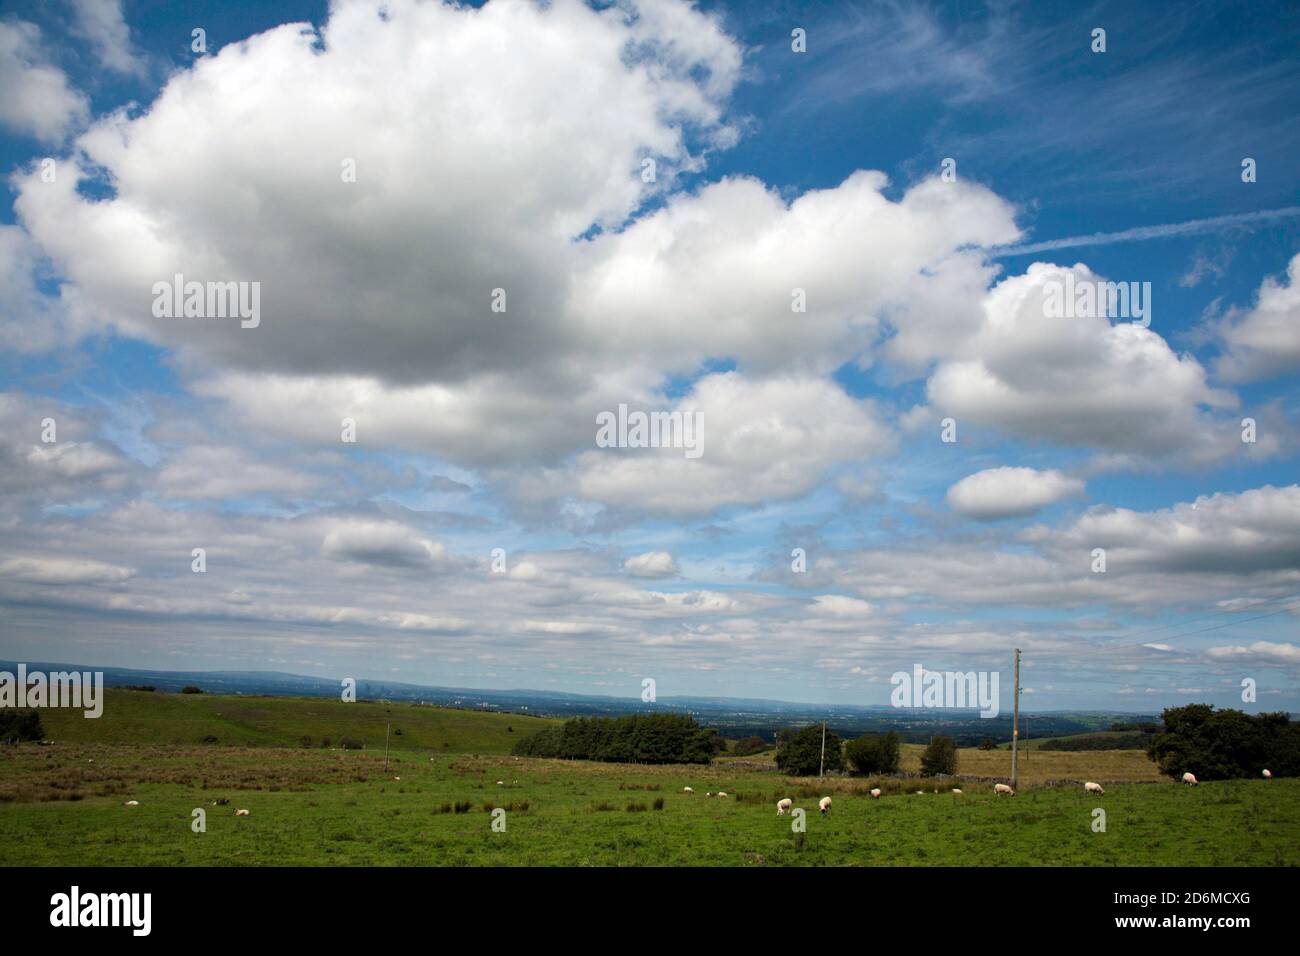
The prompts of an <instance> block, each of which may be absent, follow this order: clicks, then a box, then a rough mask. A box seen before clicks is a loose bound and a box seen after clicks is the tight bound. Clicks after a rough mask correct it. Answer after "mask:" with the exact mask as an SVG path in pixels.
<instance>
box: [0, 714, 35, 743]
mask: <svg viewBox="0 0 1300 956" xmlns="http://www.w3.org/2000/svg"><path fill="white" fill-rule="evenodd" d="M44 739H45V729H44V728H43V727H42V726H41V715H40V714H38V713H37V712H36V711H34V710H0V743H22V742H23V741H25V740H44Z"/></svg>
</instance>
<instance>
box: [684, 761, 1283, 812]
mask: <svg viewBox="0 0 1300 956" xmlns="http://www.w3.org/2000/svg"><path fill="white" fill-rule="evenodd" d="M1262 776H1263V777H1264V779H1265V780H1271V779H1273V774H1272V773H1271V772H1270V771H1268V770H1265V771H1264V772H1263V774H1262ZM1183 783H1185V784H1187V785H1188V786H1189V787H1195V786H1197V785H1198V784H1199V783H1200V781H1198V780H1197V779H1196V775H1195V774H1193V773H1185V774H1183ZM1083 789H1084V790H1086V791H1088V793H1095V794H1098V795H1101V794H1104V793H1105V792H1106V790H1105V788H1104V787H1102V785H1101V784H1099V783H1094V782H1093V781H1091V780H1089V781H1088V782H1087V783H1085V784H1084V785H1083ZM694 792H695V789H694V788H693V787H682V793H694ZM916 792H917V793H924V792H925V791H924V790H918V791H916ZM935 792H936V793H938V791H937V790H936V791H935ZM952 792H953V793H956V794H960V793H961V790H960V789H959V788H957V787H953V788H952ZM993 793H994V794H995V795H997V796H999V797H1014V796H1015V795H1016V791H1015V790H1014V789H1013V788H1011V787H1010V786H1008V785H1007V784H1005V783H995V784H994V785H993ZM870 794H871V799H873V800H879V799H880V795H881V790H880V788H879V787H873V788H872V789H871V791H870ZM726 795H727V793H726V791H725V790H719V791H718V792H717V793H713V792H712V791H710V792H709V793H708V794H707V796H710V797H725V796H726ZM793 807H794V801H793V800H791V799H790V798H789V797H786V798H784V799H782V800H778V801H777V802H776V815H777V816H778V817H783V816H785V815H786V814H787V813H789V812H790V811H791V809H792V808H793ZM817 809H818V810H819V811H821V812H822V813H829V812H830V809H831V798H830V797H822V798H821V799H820V800H818V801H817Z"/></svg>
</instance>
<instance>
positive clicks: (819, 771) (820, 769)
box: [817, 720, 826, 777]
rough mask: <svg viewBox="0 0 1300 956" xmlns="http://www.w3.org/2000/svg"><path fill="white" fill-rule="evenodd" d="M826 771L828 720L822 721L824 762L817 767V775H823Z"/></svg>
mask: <svg viewBox="0 0 1300 956" xmlns="http://www.w3.org/2000/svg"><path fill="white" fill-rule="evenodd" d="M825 773H826V721H824V720H823V721H822V762H821V764H820V765H819V766H818V767H817V776H819V777H821V776H823V775H824V774H825Z"/></svg>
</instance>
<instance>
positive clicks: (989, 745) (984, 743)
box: [980, 737, 998, 750]
mask: <svg viewBox="0 0 1300 956" xmlns="http://www.w3.org/2000/svg"><path fill="white" fill-rule="evenodd" d="M997 749H998V742H997V741H996V740H994V739H993V738H992V737H981V738H980V750H997Z"/></svg>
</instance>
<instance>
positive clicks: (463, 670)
mask: <svg viewBox="0 0 1300 956" xmlns="http://www.w3.org/2000/svg"><path fill="white" fill-rule="evenodd" d="M1156 14H1157V11H1156V8H1154V7H1151V6H1147V5H1142V4H1139V5H1133V4H1119V3H1115V4H1098V5H1095V6H1080V5H1076V4H1050V3H1049V4H1027V5H1004V4H993V5H981V4H933V5H924V4H907V5H893V4H862V5H848V4H824V5H815V4H814V5H807V4H780V3H771V2H769V3H758V2H756V3H738V4H727V3H707V4H699V5H697V6H694V7H692V6H689V5H677V4H655V5H647V6H645V7H644V8H642V9H638V8H637V7H636V6H635V5H634V4H630V3H629V4H626V5H616V6H609V5H601V6H600V7H598V8H593V7H590V6H587V5H584V4H580V3H577V2H566V3H555V4H552V5H549V6H546V7H538V6H536V5H534V4H531V3H504V2H498V0H493V2H492V3H489V4H487V5H485V6H483V7H482V9H477V8H468V7H467V8H450V7H444V6H441V5H439V4H436V3H414V2H407V0H401V2H399V0H390V2H389V3H386V4H379V3H362V2H355V3H354V2H347V3H340V4H337V5H335V6H334V8H333V9H332V10H331V9H328V8H327V7H326V5H325V4H293V3H285V4H260V3H259V4H226V3H222V4H215V3H213V4H199V3H196V4H170V3H145V2H138V3H137V2H130V0H127V2H125V3H114V2H112V0H108V2H81V0H59V2H50V3H27V4H24V3H15V4H8V5H6V7H5V9H4V13H3V16H2V17H0V79H3V80H4V82H3V84H2V85H3V89H4V92H3V93H0V166H3V167H4V169H5V170H6V175H7V179H8V191H7V193H6V197H5V202H4V204H3V211H2V212H0V292H3V296H2V298H3V304H0V376H2V377H3V381H2V382H0V441H2V447H0V474H2V475H3V477H0V621H3V622H4V626H3V627H2V628H0V655H3V656H8V657H11V658H14V659H33V660H67V661H75V662H80V663H87V664H102V665H117V666H149V667H175V668H182V667H184V668H239V669H274V670H290V671H297V672H301V673H312V674H322V675H340V676H362V677H373V678H381V677H390V678H393V679H402V680H409V681H413V682H428V683H443V684H455V685H463V686H481V687H544V688H553V689H560V690H566V691H573V692H591V693H602V694H627V695H629V696H634V695H638V694H639V693H640V689H641V680H642V678H644V677H647V676H649V677H654V678H655V679H656V682H657V685H658V688H659V691H658V692H659V693H660V694H661V695H673V694H710V695H732V696H747V697H772V698H782V699H788V700H801V701H814V702H816V701H826V702H848V703H863V704H876V703H885V702H886V701H887V700H888V697H889V691H890V689H891V687H890V684H889V676H890V674H892V673H893V672H894V671H896V670H900V669H901V670H909V671H910V669H911V667H912V666H913V665H914V664H917V663H919V664H922V665H923V666H925V667H929V668H933V669H936V670H954V669H961V670H968V669H984V670H999V671H1002V672H1003V676H1004V677H1005V678H1007V679H1004V680H1003V682H1002V683H1003V687H1004V696H1005V697H1008V698H1009V691H1007V690H1006V688H1008V687H1009V685H1010V681H1009V675H1008V674H1007V673H1006V672H1007V668H1008V665H1009V661H1010V656H1011V651H1012V649H1013V648H1014V647H1017V646H1019V647H1021V648H1022V649H1023V650H1024V652H1025V667H1026V677H1027V679H1026V685H1027V687H1028V688H1029V692H1028V694H1027V696H1026V706H1027V707H1028V708H1029V709H1053V708H1090V709H1114V710H1134V711H1144V712H1149V711H1153V710H1158V709H1159V708H1160V707H1163V706H1169V705H1173V704H1179V703H1185V702H1187V701H1189V700H1198V701H1199V700H1204V701H1209V702H1212V703H1216V704H1220V705H1225V706H1244V707H1246V708H1247V709H1251V710H1255V709H1283V708H1285V709H1291V710H1296V709H1300V685H1298V684H1297V679H1296V676H1297V666H1298V665H1300V646H1298V645H1297V642H1296V639H1295V626H1296V620H1297V613H1298V612H1300V487H1298V486H1297V484H1296V475H1297V468H1296V465H1297V443H1296V439H1297V432H1296V427H1295V422H1296V418H1297V415H1296V412H1297V402H1298V398H1300V395H1298V393H1297V388H1296V373H1297V370H1300V289H1298V288H1297V287H1296V286H1295V285H1294V283H1293V277H1294V276H1295V275H1296V274H1297V273H1300V259H1296V257H1297V254H1300V212H1297V211H1296V209H1295V207H1297V206H1300V190H1297V188H1296V183H1297V181H1298V179H1297V173H1300V170H1298V169H1297V164H1298V163H1300V142H1298V140H1300V127H1297V125H1296V124H1295V123H1294V121H1293V114H1294V103H1295V102H1296V99H1297V92H1300V63H1297V61H1296V60H1295V58H1294V56H1293V55H1292V51H1293V50H1294V47H1295V43H1296V40H1297V39H1298V38H1300V14H1298V13H1297V12H1296V11H1295V10H1294V9H1293V8H1291V7H1289V6H1288V5H1285V4H1277V5H1270V4H1252V5H1250V6H1249V7H1247V8H1245V9H1236V8H1219V7H1216V6H1213V5H1193V6H1189V7H1187V8H1185V9H1177V10H1168V9H1160V10H1159V11H1158V15H1156ZM288 24H299V25H300V26H298V27H293V26H285V25H288ZM1098 27H1100V28H1103V29H1104V30H1105V31H1106V49H1105V51H1104V52H1094V51H1093V50H1092V49H1091V47H1092V45H1093V42H1094V41H1093V38H1092V31H1093V30H1094V29H1095V28H1098ZM196 28H201V29H202V30H204V31H205V35H206V45H207V48H206V51H205V52H202V53H199V52H195V51H193V50H192V49H191V39H192V31H194V30H195V29H196ZM796 29H798V30H803V31H804V34H805V37H806V50H805V51H804V52H796V51H795V50H793V49H792V38H791V35H792V31H794V30H796ZM647 157H649V158H653V159H654V161H655V171H656V176H655V177H654V178H653V180H652V181H647V179H646V177H645V176H644V168H645V167H644V165H643V163H644V160H645V159H646V158H647ZM46 158H48V159H51V160H53V167H52V168H53V169H54V170H55V173H54V175H53V176H52V177H50V176H43V169H44V168H45V167H43V166H42V160H44V159H46ZM1246 158H1250V159H1251V160H1253V161H1254V170H1255V176H1254V181H1251V182H1246V181H1243V168H1242V163H1243V160H1245V159H1246ZM947 159H952V160H955V167H954V170H955V175H953V176H947V177H945V176H943V175H941V173H942V171H943V168H944V162H945V160H947ZM349 163H350V164H351V168H352V170H353V171H354V174H353V175H352V176H351V178H349V174H348V172H347V170H348V168H349ZM1260 213H1266V214H1268V215H1267V216H1265V217H1263V218H1260V217H1259V216H1258V214H1260ZM1201 220H1208V222H1206V223H1203V224H1202V225H1199V226H1196V227H1194V228H1182V227H1181V224H1186V223H1191V222H1197V221H1201ZM1139 228H1147V230H1148V231H1147V232H1146V233H1144V234H1143V236H1142V238H1130V239H1125V238H1123V236H1121V235H1117V234H1122V233H1125V232H1126V231H1128V230H1133V229H1139ZM1081 237H1082V238H1081ZM1072 238H1073V239H1074V240H1075V241H1073V242H1071V243H1068V244H1062V245H1061V246H1059V247H1053V248H1047V249H1043V250H1040V251H1030V252H1016V251H1015V250H1016V249H1017V248H1020V247H1026V246H1028V247H1031V248H1032V247H1033V246H1035V245H1036V244H1040V243H1051V242H1053V241H1056V240H1065V239H1072ZM1293 263H1294V265H1293ZM1289 267H1290V268H1291V270H1292V271H1291V272H1290V273H1288V268H1289ZM178 272H179V273H183V274H184V275H185V277H186V278H187V279H189V280H191V281H199V282H201V283H203V282H216V281H220V282H235V283H246V284H253V283H256V284H257V287H258V289H259V290H260V303H261V305H260V314H259V316H258V319H257V322H256V323H255V327H248V328H242V327H241V323H240V322H239V320H238V318H232V317H190V318H180V317H176V318H171V317H167V316H160V315H159V314H158V313H157V309H156V304H157V294H156V292H155V291H154V283H156V282H163V283H170V282H171V280H172V277H173V276H174V275H175V274H176V273H178ZM1067 274H1068V275H1070V277H1071V280H1070V281H1072V282H1075V281H1078V282H1090V281H1104V280H1110V281H1114V282H1134V283H1138V284H1139V285H1141V284H1142V283H1149V289H1150V303H1149V304H1150V321H1149V327H1144V326H1141V325H1134V324H1133V323H1132V322H1130V321H1129V320H1128V319H1127V318H1125V317H1123V316H1118V315H1110V314H1104V313H1103V314H1090V315H1086V316H1079V317H1077V318H1076V317H1069V318H1062V317H1059V316H1053V315H1049V314H1047V312H1046V307H1045V305H1044V302H1045V301H1046V298H1045V297H1046V296H1047V295H1049V294H1050V290H1051V289H1053V288H1054V287H1056V286H1059V285H1060V284H1061V283H1063V282H1064V281H1065V277H1066V276H1067ZM497 289H500V290H502V291H503V292H504V293H505V296H506V300H507V301H508V303H509V304H508V306H507V307H506V309H505V311H504V312H495V311H493V310H492V308H491V306H490V303H491V302H492V300H493V296H494V294H495V290H497ZM796 290H801V291H802V293H803V294H804V296H805V298H806V309H805V311H795V310H794V309H793V308H792V305H791V303H792V297H793V295H794V293H795V292H796ZM619 405H627V406H628V407H629V408H631V409H633V410H641V411H644V412H654V411H677V412H680V413H682V414H683V415H693V414H698V415H699V416H700V421H702V423H703V426H702V427H703V435H704V444H703V453H702V455H700V457H699V458H698V459H692V458H690V457H687V456H685V455H683V453H682V450H681V449H680V448H660V449H649V448H629V447H624V448H603V447H600V446H599V445H598V444H597V442H596V440H595V436H596V425H595V422H596V416H597V415H599V414H601V413H603V412H612V411H613V410H615V409H617V408H618V406H619ZM1245 418H1250V419H1252V420H1253V421H1254V422H1255V435H1254V441H1250V442H1248V441H1243V440H1242V431H1243V426H1242V420H1243V419H1245ZM47 419H50V420H53V422H54V423H55V426H56V428H55V430H56V435H55V436H54V440H53V441H50V440H46V439H47V438H48V437H50V436H48V435H46V434H45V433H46V431H47V429H46V426H45V424H44V422H45V421H46V420H47ZM345 419H346V420H350V421H352V422H353V423H354V425H355V434H356V441H346V440H343V433H344V431H345V430H346V429H345V421H344V420H345ZM945 419H951V420H952V421H953V422H954V424H955V427H956V436H957V438H956V441H954V442H945V441H943V440H941V427H942V425H941V423H942V422H943V421H944V420H945ZM195 548H201V549H203V551H204V553H205V560H206V569H205V570H204V571H203V572H202V573H196V572H195V571H194V570H192V562H193V560H194V558H193V557H192V554H193V550H194V549H195ZM1097 548H1100V549H1103V550H1104V551H1105V554H1106V562H1107V566H1106V570H1105V571H1104V572H1097V571H1095V570H1094V568H1095V567H1096V559H1095V551H1094V549H1097ZM494 549H500V550H501V552H502V553H503V554H504V559H503V561H496V562H494V560H493V553H494ZM796 549H800V550H801V551H802V554H803V556H804V558H803V561H804V566H803V568H802V569H801V570H795V569H794V567H793V566H792V564H793V563H795V559H794V558H793V557H792V554H793V553H794V552H795V550H796ZM1245 679H1249V680H1253V681H1255V682H1256V684H1257V687H1258V701H1253V702H1248V703H1245V704H1243V703H1242V700H1241V690H1240V688H1241V683H1242V681H1243V680H1245ZM1004 703H1006V704H1008V705H1009V699H1008V700H1007V701H1004Z"/></svg>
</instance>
